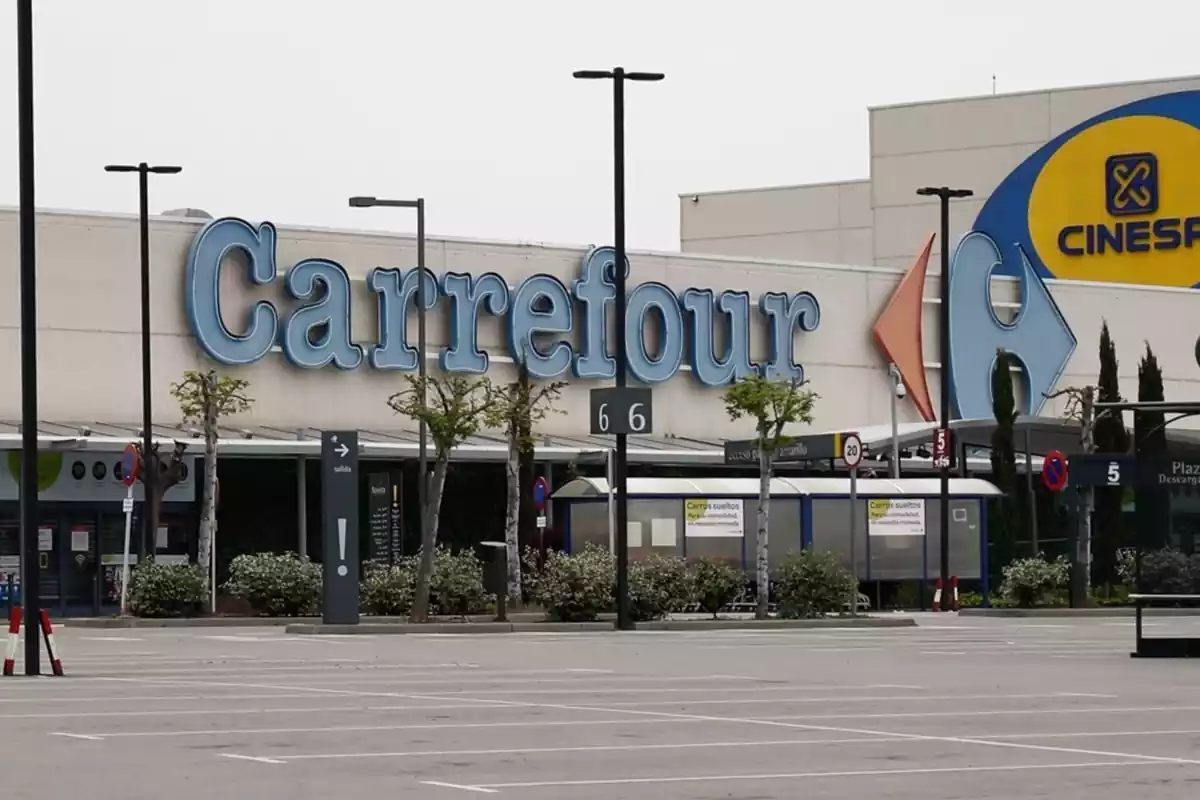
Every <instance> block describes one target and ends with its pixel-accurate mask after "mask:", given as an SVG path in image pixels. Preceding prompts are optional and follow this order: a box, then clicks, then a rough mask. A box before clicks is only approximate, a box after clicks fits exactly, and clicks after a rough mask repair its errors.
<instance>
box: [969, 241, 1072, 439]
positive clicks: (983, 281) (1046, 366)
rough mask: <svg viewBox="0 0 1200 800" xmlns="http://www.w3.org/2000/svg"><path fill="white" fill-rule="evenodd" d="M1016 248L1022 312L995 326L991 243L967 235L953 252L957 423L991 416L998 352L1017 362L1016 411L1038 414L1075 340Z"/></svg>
mask: <svg viewBox="0 0 1200 800" xmlns="http://www.w3.org/2000/svg"><path fill="white" fill-rule="evenodd" d="M1014 249H1015V251H1016V253H1017V256H1018V257H1019V258H1020V262H1021V270H1020V276H1021V278H1020V280H1021V308H1020V310H1019V311H1018V312H1017V315H1016V317H1015V318H1014V319H1013V321H1012V322H1011V323H1004V322H1001V321H1000V319H999V318H998V317H997V316H996V311H995V309H993V308H992V300H991V277H992V273H993V272H995V271H997V270H1000V269H1003V268H1004V264H1003V258H1002V257H1001V255H1000V249H999V248H998V247H997V246H996V243H995V242H994V241H992V239H991V237H989V236H988V235H987V234H985V233H980V232H979V231H973V232H971V233H968V234H967V235H966V236H964V237H963V238H962V240H961V241H960V242H959V243H958V247H957V248H956V249H955V251H954V258H953V259H952V262H951V268H950V369H949V370H948V372H949V380H950V390H951V395H952V397H953V398H954V405H955V407H956V408H957V409H958V416H959V419H987V418H990V417H992V415H993V414H992V369H993V367H994V365H995V363H996V351H997V350H1000V349H1003V350H1005V351H1007V352H1008V353H1011V354H1012V356H1013V358H1014V359H1015V360H1016V361H1017V362H1018V363H1019V364H1020V365H1021V373H1022V380H1023V383H1024V388H1025V397H1026V404H1025V408H1024V409H1018V410H1019V411H1020V412H1021V413H1024V414H1028V415H1033V414H1037V413H1038V412H1040V411H1041V409H1042V405H1043V404H1044V403H1045V402H1046V397H1045V395H1046V393H1047V392H1050V391H1051V390H1052V389H1053V388H1054V385H1055V384H1056V383H1058V379H1059V377H1061V375H1062V373H1063V370H1064V369H1066V366H1067V362H1068V361H1069V360H1070V359H1071V354H1072V353H1074V352H1075V346H1076V344H1077V343H1078V342H1077V341H1076V339H1075V334H1074V333H1072V332H1071V328H1070V326H1069V325H1067V321H1066V320H1065V319H1064V318H1063V315H1062V312H1061V311H1059V309H1058V304H1056V303H1055V302H1054V298H1053V297H1051V296H1050V291H1049V289H1047V288H1046V284H1045V283H1044V282H1043V281H1042V279H1041V277H1040V276H1039V275H1038V274H1037V272H1035V271H1034V269H1033V267H1032V266H1031V265H1030V263H1029V258H1028V257H1027V256H1026V255H1025V251H1024V250H1023V249H1022V248H1021V247H1020V246H1019V245H1014Z"/></svg>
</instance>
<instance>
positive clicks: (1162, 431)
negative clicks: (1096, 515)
mask: <svg viewBox="0 0 1200 800" xmlns="http://www.w3.org/2000/svg"><path fill="white" fill-rule="evenodd" d="M1164 399H1165V398H1164V397H1163V381H1162V369H1160V368H1159V366H1158V359H1157V358H1156V357H1155V356H1154V351H1153V350H1151V349H1150V343H1149V342H1147V343H1146V354H1145V355H1144V356H1142V360H1141V362H1140V363H1139V364H1138V400H1164ZM1133 420H1134V421H1133V442H1134V451H1135V452H1136V453H1137V459H1138V462H1139V463H1154V462H1157V461H1160V460H1163V459H1165V458H1166V457H1167V429H1166V427H1165V425H1164V424H1163V423H1164V422H1165V421H1166V420H1165V417H1164V416H1163V413H1162V412H1161V411H1138V412H1136V413H1135V414H1134V416H1133ZM1170 502H1171V500H1170V496H1169V495H1168V494H1167V492H1166V491H1164V490H1163V489H1160V488H1158V487H1150V488H1145V489H1143V488H1140V487H1139V488H1138V490H1137V507H1136V508H1137V527H1138V536H1139V538H1140V539H1141V544H1142V547H1143V548H1145V549H1146V550H1157V549H1159V548H1162V547H1166V545H1167V534H1168V531H1169V528H1170Z"/></svg>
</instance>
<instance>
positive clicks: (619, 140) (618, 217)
mask: <svg viewBox="0 0 1200 800" xmlns="http://www.w3.org/2000/svg"><path fill="white" fill-rule="evenodd" d="M572 75H573V76H574V77H575V78H577V79H579V80H611V81H612V82H613V251H614V258H613V283H614V284H615V286H616V295H617V296H616V302H615V305H616V315H615V316H616V320H615V322H616V329H617V331H616V334H617V335H616V340H617V341H616V345H617V347H616V351H617V352H616V359H617V374H616V385H617V388H624V387H625V385H626V363H625V362H626V356H625V345H626V342H625V307H626V297H625V277H626V276H625V269H626V263H625V262H626V258H625V81H661V80H662V79H663V78H664V77H666V76H665V75H663V74H662V73H661V72H626V71H625V69H624V68H622V67H614V68H613V69H611V70H579V71H577V72H574V73H572ZM627 436H628V435H627V434H624V433H618V434H617V458H616V464H615V465H614V468H613V478H614V484H615V486H614V487H613V489H614V490H615V493H616V501H617V502H616V506H617V509H616V529H617V530H616V550H617V553H616V556H617V627H618V628H619V629H620V630H629V629H631V628H632V627H633V621H632V620H631V619H630V614H629V530H628V529H629V500H628V497H627V496H626V491H625V490H626V478H627V477H628V472H629V469H628V466H629V446H628V441H627Z"/></svg>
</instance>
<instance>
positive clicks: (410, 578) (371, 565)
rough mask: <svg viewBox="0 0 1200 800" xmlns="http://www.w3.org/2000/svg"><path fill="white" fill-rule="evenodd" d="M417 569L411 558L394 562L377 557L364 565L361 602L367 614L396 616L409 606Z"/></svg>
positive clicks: (401, 614)
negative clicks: (391, 563)
mask: <svg viewBox="0 0 1200 800" xmlns="http://www.w3.org/2000/svg"><path fill="white" fill-rule="evenodd" d="M416 588H417V570H416V568H415V566H414V564H413V562H412V560H411V559H404V560H403V561H401V562H400V563H399V564H396V565H395V566H392V565H389V564H383V563H380V562H377V561H368V562H367V563H366V564H364V565H363V578H362V586H361V587H360V601H361V602H360V604H361V606H362V610H363V611H364V612H365V613H367V614H376V615H378V616H382V617H399V616H403V615H405V614H407V613H408V612H409V611H410V610H411V609H412V603H413V593H414V592H415V590H416Z"/></svg>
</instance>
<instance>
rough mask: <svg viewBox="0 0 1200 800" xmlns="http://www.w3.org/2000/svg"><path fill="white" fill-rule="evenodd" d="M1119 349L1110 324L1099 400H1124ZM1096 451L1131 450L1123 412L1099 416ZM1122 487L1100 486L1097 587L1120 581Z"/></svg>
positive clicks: (1104, 331) (1104, 335)
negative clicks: (1120, 382) (1120, 379)
mask: <svg viewBox="0 0 1200 800" xmlns="http://www.w3.org/2000/svg"><path fill="white" fill-rule="evenodd" d="M1117 366H1118V364H1117V348H1116V346H1115V345H1114V344H1113V341H1112V337H1111V336H1109V334H1108V323H1107V322H1105V323H1104V324H1103V326H1102V327H1101V328H1100V377H1099V381H1098V384H1097V392H1096V402H1099V403H1116V402H1120V400H1121V387H1120V384H1119V382H1118V377H1117ZM1095 440H1096V452H1097V453H1126V452H1128V451H1129V433H1128V431H1126V430H1125V420H1124V419H1122V417H1121V415H1120V414H1097V415H1096V431H1095ZM1123 494H1124V490H1122V489H1121V488H1120V487H1117V486H1113V487H1107V486H1106V487H1098V488H1097V489H1096V500H1095V513H1094V515H1093V519H1094V520H1095V527H1096V530H1095V535H1094V539H1093V542H1092V583H1093V584H1095V585H1097V586H1104V585H1111V584H1112V583H1114V582H1115V581H1116V580H1117V572H1116V571H1117V550H1119V549H1120V548H1121V547H1122V546H1123V545H1124V540H1125V534H1124V529H1125V525H1124V520H1123V519H1122V514H1121V506H1122V502H1121V498H1122V495H1123Z"/></svg>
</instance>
